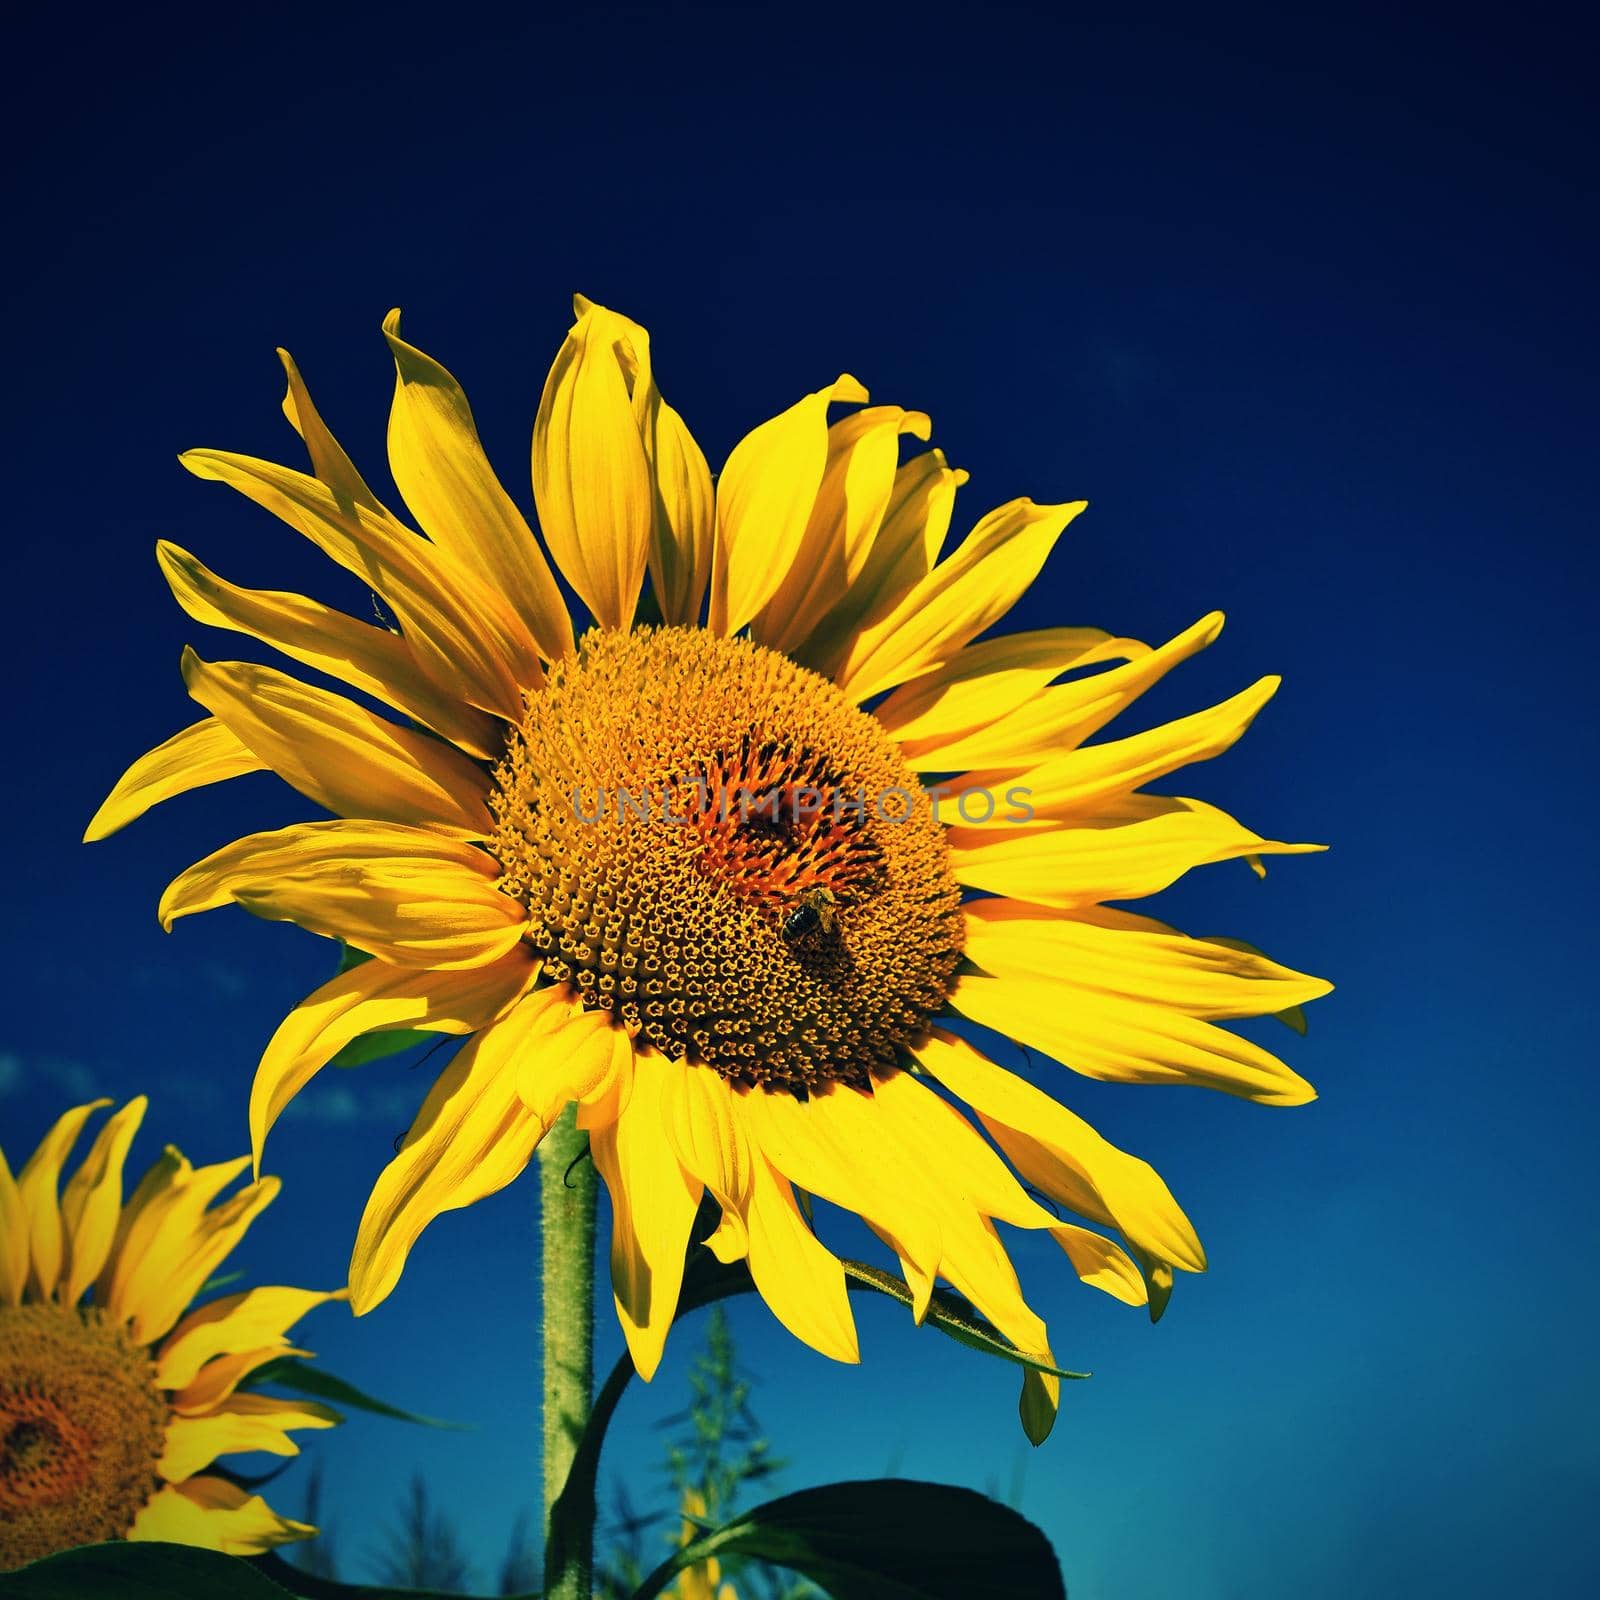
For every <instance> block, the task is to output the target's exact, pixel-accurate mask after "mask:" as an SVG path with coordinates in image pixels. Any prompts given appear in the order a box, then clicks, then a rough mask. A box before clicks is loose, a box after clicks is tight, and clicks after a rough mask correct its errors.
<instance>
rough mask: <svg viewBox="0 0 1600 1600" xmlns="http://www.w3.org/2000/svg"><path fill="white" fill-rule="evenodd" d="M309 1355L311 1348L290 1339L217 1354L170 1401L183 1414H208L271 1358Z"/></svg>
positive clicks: (277, 1359)
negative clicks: (220, 1354) (298, 1345)
mask: <svg viewBox="0 0 1600 1600" xmlns="http://www.w3.org/2000/svg"><path fill="white" fill-rule="evenodd" d="M310 1354H311V1352H310V1351H309V1350H296V1349H295V1348H294V1347H293V1346H292V1345H290V1343H289V1342H288V1340H287V1339H277V1340H274V1341H273V1343H271V1344H264V1345H259V1346H257V1347H256V1348H255V1349H254V1350H236V1351H234V1352H233V1353H232V1354H231V1355H225V1356H218V1357H217V1359H216V1360H215V1361H208V1362H207V1363H206V1365H205V1369H204V1370H203V1371H202V1372H200V1373H199V1374H197V1375H196V1376H195V1377H194V1378H193V1379H191V1380H190V1382H189V1383H187V1384H186V1385H184V1387H183V1388H182V1389H180V1390H179V1391H178V1392H177V1393H176V1394H174V1395H173V1396H172V1399H171V1401H170V1404H171V1406H172V1409H173V1410H174V1411H175V1412H177V1413H178V1414H179V1415H180V1416H185V1417H198V1416H203V1415H206V1414H208V1413H210V1412H212V1411H215V1410H216V1409H217V1407H218V1406H219V1405H221V1404H222V1402H223V1401H224V1400H227V1399H230V1398H231V1397H232V1396H233V1394H234V1393H235V1391H236V1390H237V1389H238V1387H239V1385H240V1384H241V1383H242V1382H243V1381H244V1380H245V1379H246V1378H248V1377H249V1376H250V1374H251V1373H252V1372H258V1371H259V1370H260V1369H261V1368H262V1367H264V1366H266V1364H267V1363H268V1362H269V1361H280V1360H282V1359H284V1358H285V1357H287V1356H293V1357H304V1356H309V1355H310Z"/></svg>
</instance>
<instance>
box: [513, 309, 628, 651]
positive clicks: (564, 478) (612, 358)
mask: <svg viewBox="0 0 1600 1600" xmlns="http://www.w3.org/2000/svg"><path fill="white" fill-rule="evenodd" d="M634 327H635V325H634V324H631V323H629V322H627V321H626V320H625V319H624V318H622V317H619V316H617V315H615V314H614V313H613V312H610V311H607V310H606V309H605V308H604V307H603V306H596V305H589V304H587V303H585V305H584V307H583V309H582V310H581V312H580V313H579V316H578V320H577V322H576V323H575V324H574V325H573V327H572V331H571V332H570V333H568V335H567V337H566V340H565V342H564V343H563V344H562V346H561V349H560V350H559V351H558V352H557V353H556V359H555V362H554V364H553V365H552V366H551V368H550V374H549V376H548V377H547V378H546V379H545V385H544V394H543V396H542V397H541V399H540V401H539V415H538V417H537V419H536V420H535V422H534V425H533V498H534V503H535V505H537V506H538V508H539V526H540V527H541V528H543V529H544V536H545V538H546V539H547V540H548V541H549V543H550V553H551V555H553V556H554V557H555V559H556V564H557V565H558V566H559V567H560V568H561V570H562V572H563V573H564V574H565V575H566V578H567V581H568V582H569V583H570V584H571V585H572V587H573V588H574V589H576V590H577V591H578V594H579V597H580V598H581V599H582V600H583V603H584V604H585V605H586V606H588V608H589V610H590V611H591V612H592V613H593V614H594V619H595V621H596V622H597V623H598V624H599V625H600V626H601V627H602V628H618V629H626V628H627V627H628V626H629V625H630V624H631V623H632V621H633V613H634V608H635V606H637V604H638V601H639V587H640V585H641V584H642V583H643V582H644V570H645V564H646V562H647V561H648V559H649V554H650V540H651V532H652V529H653V527H654V523H655V515H656V501H655V486H654V484H653V482H652V480H651V472H650V462H649V460H648V458H647V457H646V455H645V447H644V440H643V437H642V435H641V430H640V416H639V410H638V409H637V406H636V402H641V401H642V400H643V398H644V395H643V392H642V391H641V386H642V387H643V390H645V391H647V390H648V389H649V388H650V387H652V383H651V377H650V346H649V342H648V340H647V339H645V338H643V337H639V338H635V336H634ZM638 332H639V333H640V334H641V335H642V334H643V330H642V329H640V330H638Z"/></svg>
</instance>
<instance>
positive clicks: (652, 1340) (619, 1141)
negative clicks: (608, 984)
mask: <svg viewBox="0 0 1600 1600" xmlns="http://www.w3.org/2000/svg"><path fill="white" fill-rule="evenodd" d="M683 1070H684V1069H683V1068H682V1067H681V1066H680V1065H679V1064H678V1063H677V1062H672V1061H667V1060H666V1059H664V1058H663V1057H661V1056H659V1055H656V1054H654V1053H653V1052H652V1053H650V1054H648V1055H644V1056H641V1057H640V1058H639V1059H638V1060H637V1061H636V1062H635V1063H634V1076H633V1093H632V1095H631V1096H630V1097H629V1100H628V1103H627V1105H626V1106H625V1107H624V1108H623V1111H622V1114H621V1115H620V1116H619V1117H618V1118H617V1120H616V1121H615V1122H613V1123H611V1124H609V1125H606V1126H602V1127H597V1128H595V1129H594V1130H593V1132H592V1133H591V1134H590V1136H589V1153H590V1155H592V1156H593V1157H594V1164H595V1170H596V1171H597V1172H598V1173H599V1174H600V1176H601V1177H602V1178H603V1179H604V1180H605V1185H606V1188H607V1190H608V1191H609V1192H610V1195H611V1292H612V1296H613V1298H614V1299H615V1301H616V1307H617V1320H618V1321H619V1322H620V1323H621V1324H622V1332H623V1336H624V1337H625V1338H626V1339H627V1341H628V1350H629V1352H630V1353H631V1354H632V1356H633V1364H634V1366H635V1368H636V1369H637V1370H638V1372H639V1375H640V1377H642V1378H644V1379H645V1380H646V1381H647V1382H648V1381H649V1380H650V1379H651V1378H653V1377H654V1376H655V1371H656V1367H657V1366H658V1365H659V1364H660V1361H661V1351H662V1348H663V1346H664V1345H665V1343H666V1338H667V1330H668V1329H669V1328H670V1327H671V1326H672V1319H673V1317H674V1316H675V1315H676V1313H677V1309H678V1293H679V1290H680V1289H681V1288H682V1285H683V1258H684V1252H685V1250H686V1249H687V1248H688V1244H689V1229H690V1227H691V1225H692V1224H693V1222H694V1217H695V1211H696V1210H697V1208H698V1207H699V1204H700V1195H701V1185H700V1183H699V1181H698V1180H697V1179H696V1178H694V1177H693V1176H692V1175H691V1174H689V1173H688V1172H686V1171H685V1170H684V1169H683V1166H682V1165H681V1164H680V1162H679V1161H678V1159H677V1157H676V1156H675V1155H674V1154H673V1151H672V1146H671V1145H670V1144H669V1143H668V1141H667V1140H666V1139H665V1138H663V1137H662V1128H663V1125H664V1123H665V1120H666V1111H665V1101H666V1098H667V1095H668V1091H669V1089H670V1087H671V1085H672V1080H673V1079H674V1077H675V1076H677V1075H678V1074H680V1073H681V1072H682V1071H683Z"/></svg>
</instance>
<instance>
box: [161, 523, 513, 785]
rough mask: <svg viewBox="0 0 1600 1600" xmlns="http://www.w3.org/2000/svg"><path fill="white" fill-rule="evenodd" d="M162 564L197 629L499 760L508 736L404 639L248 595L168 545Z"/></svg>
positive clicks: (262, 593)
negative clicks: (434, 675) (256, 643)
mask: <svg viewBox="0 0 1600 1600" xmlns="http://www.w3.org/2000/svg"><path fill="white" fill-rule="evenodd" d="M156 560H157V562H158V563H159V565H160V567H161V571H162V575H163V576H164V577H165V578H166V580H167V582H168V584H169V585H171V588H172V593H173V596H174V598H176V600H177V602H178V604H179V605H180V606H182V607H183V609H184V610H185V611H187V612H188V613H189V615H190V616H191V617H193V618H194V619H195V621H196V622H203V623H205V624H206V625H207V626H208V627H212V628H231V629H233V630H234V631H235V632H238V633H244V634H248V635H249V636H250V637H251V638H253V639H260V640H262V641H264V642H265V643H267V644H269V645H271V646H272V647H273V649H275V650H281V651H282V652H283V653H284V654H285V655H286V656H289V657H290V658H291V659H293V660H295V661H298V662H300V663H301V664H302V665H304V666H308V667H311V668H313V669H314V670H316V671H317V672H325V673H327V674H328V675H329V676H330V677H334V678H338V679H340V680H341V681H342V682H344V683H347V684H349V685H350V686H351V688H353V689H359V690H361V691H362V692H363V693H365V694H370V695H371V696H372V697H373V698H374V699H377V700H381V701H383V703H384V704H385V705H389V706H393V707H394V708H395V710H397V711H402V712H404V713H405V714H406V715H407V716H408V717H410V718H412V719H413V720H414V721H417V722H420V723H422V724H423V725H424V726H425V727H429V728H432V729H433V731H434V732H435V733H438V734H442V735H443V736H444V737H445V738H446V739H449V740H451V741H452V742H453V743H455V744H458V745H460V746H461V747H462V748H463V749H466V750H470V751H471V752H472V753H473V754H474V755H477V756H483V757H485V758H488V759H493V758H496V757H498V756H499V754H500V752H501V751H502V750H503V749H504V746H505V735H504V732H503V730H501V729H500V725H499V724H498V723H497V722H496V721H495V719H494V718H493V717H490V716H487V715H485V713H483V712H482V711H476V710H474V709H473V708H472V707H471V706H469V705H467V704H465V702H463V701H462V700H460V699H458V698H457V697H456V696H454V695H451V694H445V693H442V692H441V691H440V690H439V689H438V688H436V687H435V685H434V684H433V682H432V681H431V680H430V679H429V678H428V676H427V674H426V673H424V672H423V670H422V669H421V667H420V666H418V664H417V660H416V657H415V656H413V655H412V653H411V647H410V645H408V644H407V643H406V641H405V640H404V639H403V638H402V637H401V636H400V635H399V634H397V633H391V632H390V631H389V630H388V629H387V628H375V627H373V626H372V624H371V623H367V622H358V621H356V619H355V618H354V617H347V616H345V614H344V613H343V612H342V611H335V610H333V609H332V608H331V607H330V606H324V605H319V604H318V603H317V602H316V601H315V600H307V599H306V598H305V597H304V596H303V595H298V594H279V593H273V592H269V591H267V590H264V589H241V588H239V587H238V586H237V585H235V584H231V583H227V582H225V581H224V580H223V579H221V578H219V577H218V576H217V575H216V574H215V573H214V572H212V571H211V570H210V569H209V568H207V567H206V566H205V565H204V564H203V563H202V562H200V561H198V560H196V559H195V557H194V556H192V555H190V554H189V553H188V551H186V550H182V549H180V548H179V547H178V546H177V545H175V544H171V543H169V542H168V541H167V540H165V539H163V540H160V541H158V542H157V544H156Z"/></svg>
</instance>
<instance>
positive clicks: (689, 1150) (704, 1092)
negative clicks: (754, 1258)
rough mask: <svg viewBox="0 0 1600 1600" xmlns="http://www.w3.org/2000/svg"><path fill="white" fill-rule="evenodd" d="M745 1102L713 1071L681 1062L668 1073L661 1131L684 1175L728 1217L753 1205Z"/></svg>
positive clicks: (738, 1213) (738, 1214)
mask: <svg viewBox="0 0 1600 1600" xmlns="http://www.w3.org/2000/svg"><path fill="white" fill-rule="evenodd" d="M743 1105H744V1098H743V1097H739V1096H735V1095H734V1093H733V1091H732V1089H731V1088H730V1087H729V1085H728V1080H727V1079H726V1078H724V1077H723V1076H722V1075H721V1074H720V1073H718V1072H714V1071H712V1069H711V1068H710V1067H702V1066H694V1065H692V1064H687V1063H685V1064H682V1065H680V1066H679V1067H678V1068H677V1070H676V1071H673V1072H671V1073H669V1074H668V1075H667V1090H666V1093H665V1095H664V1097H663V1100H662V1112H663V1116H662V1132H663V1133H664V1134H665V1135H666V1138H667V1142H668V1143H669V1144H670V1145H671V1146H672V1149H673V1151H674V1153H675V1154H676V1155H677V1158H678V1161H679V1162H680V1163H681V1164H682V1166H683V1168H684V1170H685V1171H687V1172H688V1173H690V1174H691V1175H692V1176H693V1177H695V1178H698V1179H699V1180H700V1182H701V1183H702V1184H704V1185H705V1187H706V1188H707V1189H708V1190H709V1191H710V1192H711V1194H712V1196H713V1197H714V1198H715V1199H716V1201H717V1204H718V1205H720V1206H721V1207H722V1209H723V1211H724V1212H725V1213H731V1214H732V1215H734V1216H736V1217H741V1216H743V1215H744V1211H745V1207H746V1206H747V1205H748V1204H749V1201H750V1182H751V1178H750V1166H751V1152H750V1136H749V1134H748V1132H747V1131H746V1127H745V1116H744V1111H743Z"/></svg>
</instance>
